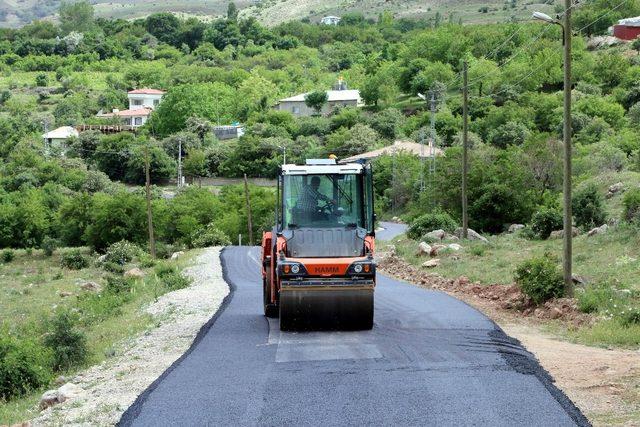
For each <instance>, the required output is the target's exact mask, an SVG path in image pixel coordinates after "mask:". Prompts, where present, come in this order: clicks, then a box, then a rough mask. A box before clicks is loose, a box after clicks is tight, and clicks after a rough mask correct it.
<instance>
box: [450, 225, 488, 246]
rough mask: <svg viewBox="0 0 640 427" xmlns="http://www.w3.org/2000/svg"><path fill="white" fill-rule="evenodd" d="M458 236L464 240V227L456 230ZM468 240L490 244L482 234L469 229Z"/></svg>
mask: <svg viewBox="0 0 640 427" xmlns="http://www.w3.org/2000/svg"><path fill="white" fill-rule="evenodd" d="M455 234H456V236H458V237H459V238H461V239H462V227H458V228H456V232H455ZM467 239H469V240H480V241H482V242H485V243H489V241H488V240H487V239H486V237H484V236H482V235H481V234H480V233H478V232H476V231H474V230H472V229H470V228H468V229H467Z"/></svg>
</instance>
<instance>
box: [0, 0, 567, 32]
mask: <svg viewBox="0 0 640 427" xmlns="http://www.w3.org/2000/svg"><path fill="white" fill-rule="evenodd" d="M556 2H557V1H556V0H547V2H543V1H541V2H540V3H536V2H531V1H525V0H427V1H419V0H236V1H235V3H236V6H237V7H238V8H239V9H240V10H241V15H242V16H254V17H256V18H257V19H258V20H260V21H261V22H262V23H264V24H266V25H276V24H279V23H281V22H284V21H288V20H293V19H303V18H309V19H311V21H317V20H319V19H320V18H321V17H322V16H326V15H337V16H341V15H344V14H345V13H352V12H360V13H363V14H364V15H365V16H367V17H376V16H377V15H378V14H379V13H380V12H382V11H384V10H389V11H391V12H392V13H393V14H394V15H395V16H396V17H402V18H423V19H435V18H436V14H440V17H441V19H443V20H448V19H452V20H454V21H455V22H458V21H459V20H460V19H462V21H463V22H464V23H479V22H501V21H504V20H508V19H512V18H515V19H526V18H528V17H529V16H531V12H532V11H533V10H542V11H546V12H551V11H553V4H554V3H556ZM91 3H92V4H93V5H94V7H95V12H96V15H97V16H99V17H105V18H122V19H131V18H140V17H144V16H147V15H149V14H151V13H155V12H167V11H169V12H174V13H176V14H178V15H181V16H197V17H200V18H202V19H205V20H206V19H214V18H216V17H220V16H222V15H224V14H225V13H226V10H227V6H228V4H229V1H228V0H182V1H179V0H167V1H161V2H160V1H157V0H120V1H104V0H93V1H91ZM547 3H551V4H547ZM59 5H60V0H0V27H19V26H22V25H24V24H26V23H28V22H31V21H32V20H35V19H52V18H53V17H54V15H55V13H56V11H57V9H58V7H59Z"/></svg>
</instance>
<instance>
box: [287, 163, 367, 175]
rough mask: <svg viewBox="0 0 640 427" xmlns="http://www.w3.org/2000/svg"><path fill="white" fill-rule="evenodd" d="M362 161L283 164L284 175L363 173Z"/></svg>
mask: <svg viewBox="0 0 640 427" xmlns="http://www.w3.org/2000/svg"><path fill="white" fill-rule="evenodd" d="M362 169H363V167H362V165H361V164H360V163H346V164H343V165H336V164H320V165H318V164H306V165H282V174H283V175H330V174H337V175H348V174H360V173H362Z"/></svg>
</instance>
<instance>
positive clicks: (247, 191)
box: [244, 173, 253, 246]
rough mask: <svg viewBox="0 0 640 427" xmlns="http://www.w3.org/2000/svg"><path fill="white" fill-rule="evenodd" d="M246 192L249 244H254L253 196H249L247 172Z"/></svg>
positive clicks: (245, 178) (245, 176)
mask: <svg viewBox="0 0 640 427" xmlns="http://www.w3.org/2000/svg"><path fill="white" fill-rule="evenodd" d="M244 194H245V197H246V199H247V227H248V228H249V246H253V224H252V222H251V198H250V197H249V183H248V182H247V174H246V173H245V174H244Z"/></svg>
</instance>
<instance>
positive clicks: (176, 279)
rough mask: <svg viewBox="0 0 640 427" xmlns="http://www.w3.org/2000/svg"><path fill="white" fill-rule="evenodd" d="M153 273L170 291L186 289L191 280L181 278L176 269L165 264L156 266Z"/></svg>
mask: <svg viewBox="0 0 640 427" xmlns="http://www.w3.org/2000/svg"><path fill="white" fill-rule="evenodd" d="M155 273H156V276H158V279H160V282H162V284H163V285H164V286H165V287H166V288H167V289H169V290H171V291H175V290H177V289H183V288H186V287H187V286H189V283H191V280H189V279H188V278H187V277H185V276H183V275H182V274H181V273H180V271H178V268H177V267H175V266H173V265H170V264H167V263H161V264H158V265H157V266H156V268H155Z"/></svg>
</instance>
